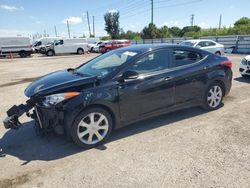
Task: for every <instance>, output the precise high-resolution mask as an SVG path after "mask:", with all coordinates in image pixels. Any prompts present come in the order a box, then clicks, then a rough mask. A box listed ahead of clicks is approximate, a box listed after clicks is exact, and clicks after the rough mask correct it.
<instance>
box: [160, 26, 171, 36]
mask: <svg viewBox="0 0 250 188" xmlns="http://www.w3.org/2000/svg"><path fill="white" fill-rule="evenodd" d="M170 36H171V34H170V31H169V28H168V27H167V26H163V27H161V28H160V29H159V36H158V38H167V37H170Z"/></svg>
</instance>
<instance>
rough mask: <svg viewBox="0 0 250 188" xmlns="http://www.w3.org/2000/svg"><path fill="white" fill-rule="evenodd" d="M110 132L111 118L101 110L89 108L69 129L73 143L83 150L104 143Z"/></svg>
mask: <svg viewBox="0 0 250 188" xmlns="http://www.w3.org/2000/svg"><path fill="white" fill-rule="evenodd" d="M111 131H112V118H111V116H110V114H109V113H108V112H107V111H106V110H104V109H102V108H90V109H87V110H85V111H83V112H82V113H81V114H80V115H78V116H77V117H76V119H75V121H74V123H73V126H72V128H71V137H72V139H73V141H74V142H75V143H76V144H77V145H79V146H80V147H83V148H85V149H90V148H93V147H96V146H98V145H100V144H102V143H104V142H105V141H106V140H107V138H108V137H109V135H110V133H111Z"/></svg>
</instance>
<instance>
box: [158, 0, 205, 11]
mask: <svg viewBox="0 0 250 188" xmlns="http://www.w3.org/2000/svg"><path fill="white" fill-rule="evenodd" d="M201 1H203V0H193V1H188V2H185V3H176V4H172V5H166V6H160V7H156V8H155V9H162V8H167V7H178V6H182V5H190V4H194V3H198V2H201Z"/></svg>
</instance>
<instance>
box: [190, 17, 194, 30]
mask: <svg viewBox="0 0 250 188" xmlns="http://www.w3.org/2000/svg"><path fill="white" fill-rule="evenodd" d="M190 22H191V26H192V27H193V26H194V14H191V17H190Z"/></svg>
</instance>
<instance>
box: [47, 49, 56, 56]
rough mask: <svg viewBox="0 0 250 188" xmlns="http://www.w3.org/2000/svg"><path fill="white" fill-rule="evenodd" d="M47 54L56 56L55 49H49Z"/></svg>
mask: <svg viewBox="0 0 250 188" xmlns="http://www.w3.org/2000/svg"><path fill="white" fill-rule="evenodd" d="M46 55H47V56H54V55H55V53H54V51H53V50H49V51H47V53H46Z"/></svg>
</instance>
